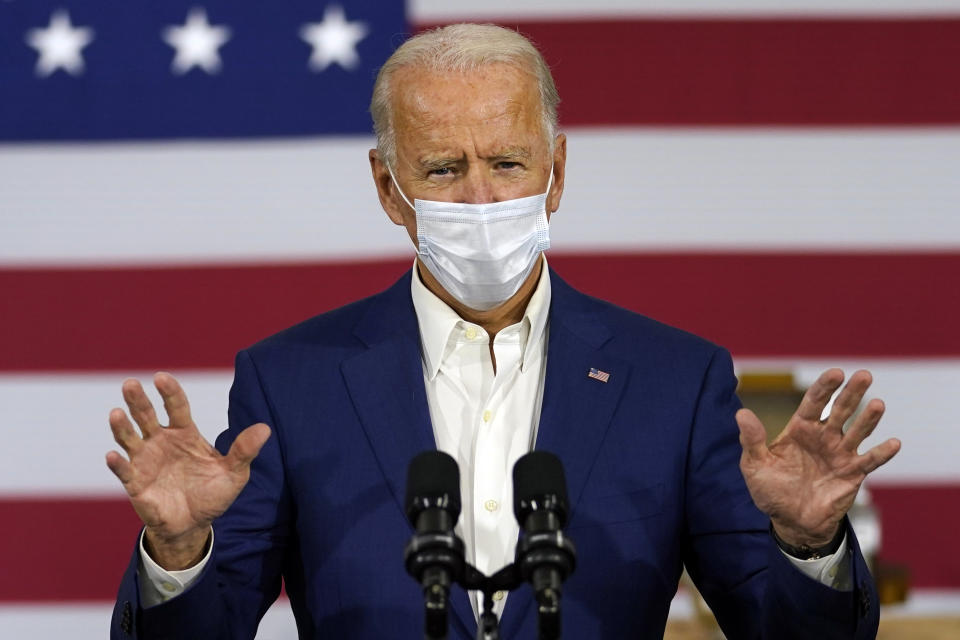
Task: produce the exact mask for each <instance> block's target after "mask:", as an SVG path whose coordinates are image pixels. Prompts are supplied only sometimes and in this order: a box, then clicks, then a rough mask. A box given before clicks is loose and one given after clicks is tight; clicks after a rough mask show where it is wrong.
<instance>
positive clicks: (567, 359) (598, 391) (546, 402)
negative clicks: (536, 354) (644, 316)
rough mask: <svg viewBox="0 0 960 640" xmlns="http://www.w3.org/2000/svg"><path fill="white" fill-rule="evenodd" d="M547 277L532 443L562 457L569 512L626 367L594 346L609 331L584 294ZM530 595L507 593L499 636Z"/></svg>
mask: <svg viewBox="0 0 960 640" xmlns="http://www.w3.org/2000/svg"><path fill="white" fill-rule="evenodd" d="M551 277H552V281H551V288H552V294H551V304H550V336H549V344H548V349H547V371H546V380H545V381H544V389H543V404H542V407H541V411H540V425H539V427H538V431H537V442H536V449H537V450H539V451H549V452H550V453H553V454H554V455H556V456H557V457H558V458H560V460H561V461H562V462H563V467H564V473H565V475H566V479H567V495H568V498H569V501H570V505H569V508H570V515H571V517H572V515H573V514H574V513H575V512H576V509H577V505H578V504H579V502H580V498H581V496H582V494H583V489H584V486H585V485H586V482H587V479H588V477H589V475H590V471H591V469H592V468H593V465H594V462H595V460H596V457H597V454H598V452H599V450H600V445H601V444H602V442H603V438H604V436H605V435H606V433H607V429H608V427H609V426H610V422H611V420H612V419H613V415H614V412H615V411H616V408H617V406H618V404H619V403H620V397H621V395H622V394H623V390H624V388H625V387H626V382H627V380H628V379H629V377H630V369H631V367H630V364H629V363H627V362H626V361H624V360H621V359H619V358H617V357H616V356H614V355H611V354H609V353H607V352H604V351H601V350H600V347H602V346H603V345H604V344H605V343H606V342H607V341H609V339H610V338H611V337H612V334H611V332H610V330H609V328H608V327H607V326H606V324H605V323H604V321H603V319H602V317H601V316H600V315H599V314H597V313H596V312H595V311H593V310H584V309H582V306H583V304H582V303H583V300H585V299H586V298H585V296H583V295H582V294H579V293H577V292H576V291H574V290H573V289H571V288H570V287H569V286H568V285H567V284H566V283H565V282H563V281H562V280H560V278H558V277H557V276H555V275H553V274H551ZM591 369H598V370H600V371H602V372H606V373H609V374H610V377H609V379H608V380H607V381H606V382H601V381H600V380H596V379H593V378H590V377H588V375H587V374H588V373H589V372H590V370H591ZM568 521H569V518H568ZM574 543H576V540H574ZM574 579H576V574H574ZM532 601H533V592H532V590H531V589H530V588H529V587H523V588H522V589H520V590H518V591H516V592H513V593H511V594H510V598H509V599H508V600H507V606H506V608H505V610H504V615H503V619H502V624H501V626H502V627H503V630H504V637H506V638H511V637H515V636H516V634H517V631H518V630H519V628H520V626H521V624H522V623H523V621H524V619H525V618H526V617H527V616H532V615H533V614H534V605H533V602H532ZM534 624H535V623H534Z"/></svg>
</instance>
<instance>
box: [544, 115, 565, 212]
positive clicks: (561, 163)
mask: <svg viewBox="0 0 960 640" xmlns="http://www.w3.org/2000/svg"><path fill="white" fill-rule="evenodd" d="M566 168H567V136H566V135H565V134H562V133H559V134H557V139H556V140H555V141H554V145H553V184H552V185H551V186H550V193H548V194H547V216H548V217H549V216H550V214H552V213H553V212H554V211H556V210H557V209H559V208H560V198H561V196H563V179H564V176H565V175H566Z"/></svg>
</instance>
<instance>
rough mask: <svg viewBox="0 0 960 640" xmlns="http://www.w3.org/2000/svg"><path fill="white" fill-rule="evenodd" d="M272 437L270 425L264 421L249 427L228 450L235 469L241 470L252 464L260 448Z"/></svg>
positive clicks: (228, 456) (228, 457) (228, 455)
mask: <svg viewBox="0 0 960 640" xmlns="http://www.w3.org/2000/svg"><path fill="white" fill-rule="evenodd" d="M269 437H270V427H268V426H267V425H265V424H264V423H262V422H258V423H257V424H255V425H253V426H250V427H247V428H246V429H244V430H243V431H242V432H240V435H238V436H237V439H236V440H234V441H233V444H232V445H231V446H230V451H228V452H227V462H228V463H229V464H230V467H231V468H232V469H233V470H234V471H241V470H244V469H246V467H249V466H250V463H251V462H253V459H254V458H256V457H257V454H258V453H260V448H261V447H263V445H264V443H265V442H266V441H267V439H268V438H269Z"/></svg>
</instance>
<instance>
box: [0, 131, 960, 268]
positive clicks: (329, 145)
mask: <svg viewBox="0 0 960 640" xmlns="http://www.w3.org/2000/svg"><path fill="white" fill-rule="evenodd" d="M371 144H372V140H371V139H369V138H366V137H357V138H342V139H336V140H329V139H322V140H309V141H297V142H290V141H283V142H281V141H266V142H264V141H261V142H210V143H201V142H190V143H173V144H157V143H153V144H146V143H144V144H104V145H76V146H70V147H66V148H63V147H52V146H42V145H39V146H0V175H3V176H4V180H3V188H2V189H0V211H3V222H2V224H3V232H2V233H0V265H4V264H6V265H29V264H44V263H53V264H66V265H71V264H78V263H124V264H135V263H168V262H185V261H186V262H210V261H223V260H271V261H290V260H297V259H315V260H316V259H325V258H331V259H335V258H343V257H350V258H358V257H364V256H383V255H394V256H407V255H411V253H412V247H411V245H410V242H409V239H408V238H407V235H406V233H405V231H404V230H403V229H400V228H397V227H396V226H395V225H393V224H392V223H391V222H390V221H389V220H388V219H387V217H386V215H385V214H384V213H383V211H382V210H381V208H380V205H379V201H378V200H377V196H376V193H375V190H374V187H373V184H372V181H371V178H370V169H369V166H368V163H367V159H366V155H367V150H368V149H369V148H370V146H371ZM958 166H960V128H931V129H896V130H885V129H868V130H836V129H829V130H810V129H792V130H791V129H765V130H755V129H751V130H745V129H734V130H730V129H719V130H718V129H684V130H670V131H665V130H662V129H636V128H624V129H606V130H600V129H571V130H570V132H569V152H568V164H567V182H566V189H565V192H564V199H563V203H562V206H561V208H560V211H559V212H558V213H557V214H556V216H554V218H553V222H552V225H551V234H552V240H553V246H554V250H557V251H579V250H586V249H598V248H600V249H651V250H663V249H685V248H686V249H706V250H712V249H739V248H748V249H750V248H753V249H763V250H773V249H778V248H805V249H864V250H869V249H877V248H887V249H897V248H911V247H912V248H957V247H960V216H957V215H956V203H957V202H960V180H956V167H958Z"/></svg>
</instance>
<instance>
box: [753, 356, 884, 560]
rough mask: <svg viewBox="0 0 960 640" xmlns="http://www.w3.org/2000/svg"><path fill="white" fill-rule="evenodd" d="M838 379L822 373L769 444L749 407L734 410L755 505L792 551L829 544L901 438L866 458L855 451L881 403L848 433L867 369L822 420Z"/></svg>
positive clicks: (879, 413) (869, 430)
mask: <svg viewBox="0 0 960 640" xmlns="http://www.w3.org/2000/svg"><path fill="white" fill-rule="evenodd" d="M842 382H843V372H842V371H841V370H839V369H830V370H828V371H825V372H824V373H822V374H821V375H820V377H819V378H818V379H817V381H816V382H815V383H814V384H813V385H812V386H811V387H810V389H808V390H807V393H806V394H805V395H804V397H803V400H802V401H801V402H800V406H799V408H798V409H797V411H796V413H794V414H793V417H791V418H790V421H789V422H788V423H787V426H786V428H784V430H783V432H782V433H780V435H779V436H777V438H776V439H775V440H774V441H773V442H771V443H770V444H769V445H767V442H766V431H765V430H764V427H763V424H761V422H760V420H759V419H758V418H757V416H756V415H755V414H754V413H753V412H752V411H750V410H749V409H741V410H740V411H739V412H738V413H737V422H738V424H739V426H740V443H741V444H742V445H743V455H742V456H741V458H740V470H741V472H742V473H743V477H744V479H745V480H746V483H747V488H748V489H749V490H750V495H751V496H752V497H753V501H754V503H755V504H756V505H757V507H758V508H759V509H760V510H761V511H763V512H764V513H766V514H767V515H768V516H770V520H771V522H772V523H773V526H774V529H775V530H776V532H777V535H779V536H780V538H782V539H783V540H784V541H785V542H787V543H788V544H791V545H794V546H810V547H817V546H823V545H825V544H827V543H829V542H830V540H831V539H832V538H833V536H834V534H835V533H836V531H837V527H838V526H839V524H840V521H841V520H842V519H843V517H844V515H845V514H846V513H847V511H848V510H849V509H850V507H851V506H852V505H853V501H854V499H855V498H856V496H857V491H858V490H859V488H860V485H861V483H862V482H863V480H864V478H866V476H867V474H869V473H871V472H872V471H873V470H874V469H876V468H877V467H879V466H881V465H883V464H885V463H886V462H888V461H889V460H890V459H891V458H893V456H894V455H896V453H897V452H898V451H899V450H900V441H899V440H897V439H896V438H890V439H889V440H887V441H885V442H883V443H881V444H879V445H877V446H875V447H873V448H872V449H870V450H868V451H867V452H866V453H863V454H860V453H858V451H857V449H858V447H859V446H860V444H861V443H862V442H863V441H864V439H866V438H867V436H869V435H870V434H871V433H872V432H873V430H874V429H875V428H876V426H877V424H878V423H879V421H880V418H881V416H882V415H883V410H884V405H883V402H882V401H881V400H878V399H874V400H871V401H870V402H868V403H867V405H866V407H865V408H864V410H863V411H862V412H861V413H860V415H858V416H857V418H856V419H855V420H854V422H853V424H851V426H850V428H849V429H848V430H847V431H846V432H844V430H843V426H844V424H845V423H846V422H847V420H849V418H850V417H851V416H852V415H853V413H854V412H855V411H856V409H857V407H858V406H859V405H860V401H861V400H862V399H863V395H864V393H866V391H867V389H868V388H869V387H870V384H871V382H872V377H871V376H870V373H869V372H867V371H857V372H856V373H854V374H853V375H852V376H851V377H850V381H849V382H848V383H847V385H846V387H844V389H843V391H841V392H840V395H839V396H837V399H836V401H835V402H834V404H833V407H832V408H831V411H830V415H829V416H828V417H827V418H826V419H825V420H821V419H820V416H821V415H822V414H823V410H824V408H825V407H826V406H827V403H828V402H829V400H830V398H831V396H832V395H833V393H834V392H835V391H836V390H837V389H838V388H839V387H840V385H841V384H842Z"/></svg>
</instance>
